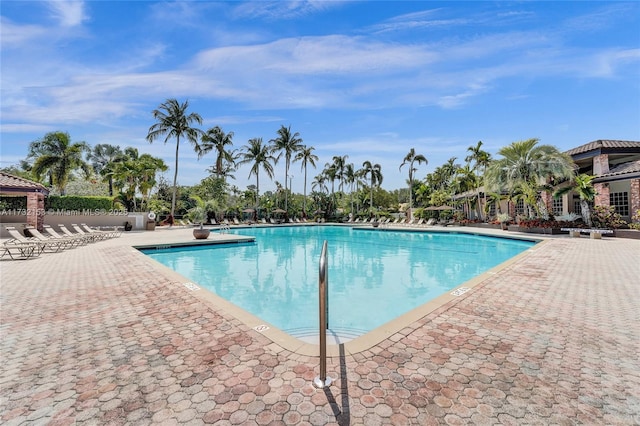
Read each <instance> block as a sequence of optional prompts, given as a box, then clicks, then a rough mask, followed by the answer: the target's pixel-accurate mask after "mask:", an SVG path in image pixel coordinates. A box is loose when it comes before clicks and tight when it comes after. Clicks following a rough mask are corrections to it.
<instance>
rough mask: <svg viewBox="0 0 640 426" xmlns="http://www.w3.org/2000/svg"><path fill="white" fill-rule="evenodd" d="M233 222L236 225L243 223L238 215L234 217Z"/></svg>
mask: <svg viewBox="0 0 640 426" xmlns="http://www.w3.org/2000/svg"><path fill="white" fill-rule="evenodd" d="M233 224H234V225H241V223H240V221H239V220H238V218H237V217H234V218H233Z"/></svg>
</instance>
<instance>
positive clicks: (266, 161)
mask: <svg viewBox="0 0 640 426" xmlns="http://www.w3.org/2000/svg"><path fill="white" fill-rule="evenodd" d="M242 150H243V151H246V152H241V154H240V155H241V158H242V159H241V160H240V161H239V162H238V165H242V164H246V163H252V166H251V170H250V171H249V177H251V175H256V209H257V207H258V198H259V196H260V168H261V167H262V169H263V170H264V171H265V172H266V173H267V176H269V177H270V178H271V179H273V165H274V164H275V162H276V158H275V157H274V156H273V155H271V153H272V150H271V148H270V147H269V146H268V145H263V144H262V138H252V139H249V144H248V145H245V146H244V147H242Z"/></svg>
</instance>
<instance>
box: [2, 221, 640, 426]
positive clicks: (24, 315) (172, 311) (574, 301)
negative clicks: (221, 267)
mask: <svg viewBox="0 0 640 426" xmlns="http://www.w3.org/2000/svg"><path fill="white" fill-rule="evenodd" d="M403 229H406V228H403ZM426 230H427V231H428V230H431V229H426ZM445 230H447V231H468V230H469V229H467V228H453V227H447V228H446V229H445ZM473 232H476V233H479V234H488V235H493V234H495V235H505V234H506V235H515V233H512V232H504V231H498V230H485V229H474V230H473ZM523 236H526V237H532V235H530V234H526V235H525V234H523ZM536 237H537V236H536ZM224 239H233V237H232V236H228V235H227V236H225V235H218V234H217V233H214V234H212V236H211V237H210V240H216V241H222V240H224ZM190 240H192V236H191V230H190V229H180V228H174V229H156V231H153V232H150V231H147V232H130V233H124V234H123V235H122V236H121V237H119V238H116V239H111V240H106V241H101V242H96V243H93V244H90V245H87V246H83V247H78V248H75V249H72V250H66V251H63V252H60V253H49V254H42V255H41V256H40V257H39V258H36V259H32V260H24V261H11V260H7V261H5V260H4V259H2V261H0V283H1V288H0V303H1V305H0V326H1V328H0V330H1V333H2V334H1V339H2V341H1V353H0V356H1V359H2V362H0V422H1V423H2V424H3V425H20V424H50V425H71V424H84V425H96V424H110V425H125V424H126V425H146V424H165V425H172V424H178V425H181V424H185V425H186V424H188V425H197V424H206V423H211V424H219V425H230V424H248V425H270V424H273V425H291V424H300V425H326V424H329V425H349V424H354V425H355V424H358V425H360V424H364V425H367V426H369V425H429V424H514V425H516V424H603V425H605V424H606V425H612V424H628V425H632V424H640V359H639V358H640V357H639V356H638V353H640V278H639V277H640V240H632V239H622V238H609V237H605V238H603V239H602V240H594V239H589V238H588V237H583V238H569V237H568V236H566V235H561V236H550V237H546V238H544V240H545V242H544V243H542V244H538V245H536V246H535V247H534V248H532V249H530V250H528V251H527V252H526V253H525V254H524V255H520V256H518V257H517V259H515V260H514V261H511V262H508V263H507V264H505V265H503V266H501V267H500V268H498V269H495V270H492V271H491V272H490V273H487V274H483V275H482V276H481V277H479V278H478V279H477V280H475V281H474V282H473V284H472V285H469V286H467V287H468V288H470V290H469V291H467V292H465V293H464V294H461V295H460V296H453V297H450V299H449V300H445V301H444V302H443V303H441V304H440V305H439V306H436V307H435V308H429V309H426V310H425V311H424V312H425V313H424V314H422V315H417V316H416V318H415V320H414V321H412V322H410V323H409V324H407V325H404V326H402V327H401V328H400V329H399V330H397V331H394V332H390V333H389V335H388V337H387V338H385V339H383V340H381V341H377V342H373V343H367V344H363V345H362V346H361V347H356V346H355V345H351V346H350V345H349V344H345V345H341V346H334V347H332V349H331V351H330V353H331V354H332V355H333V356H331V357H330V358H329V361H328V366H327V372H328V375H329V376H330V377H331V378H332V379H333V383H332V384H331V386H329V387H328V388H325V389H316V388H314V387H313V385H312V381H313V379H314V377H316V376H317V375H318V372H319V367H318V365H319V360H318V357H317V356H313V355H309V354H306V352H305V351H306V349H304V350H301V351H299V350H296V349H293V350H292V348H291V347H289V344H288V343H283V344H279V343H278V339H277V337H276V338H275V339H274V338H273V336H271V335H269V333H268V331H266V332H260V331H256V330H254V329H253V328H252V327H251V324H250V321H251V318H249V319H247V318H238V316H237V312H236V311H232V310H231V311H230V310H229V307H228V306H226V305H224V303H219V301H218V300H217V299H216V298H211V296H210V294H208V293H207V292H206V291H205V290H203V289H198V287H195V286H190V285H185V283H186V282H187V281H188V280H186V279H184V278H183V277H180V276H179V275H178V274H176V273H174V272H172V271H169V270H168V269H167V268H165V267H163V266H162V265H160V264H158V263H156V262H154V261H152V260H151V259H149V258H147V257H146V256H144V255H143V254H141V253H140V252H138V251H137V250H136V249H134V248H132V246H138V245H153V244H174V243H180V242H184V241H190ZM230 312H232V313H230ZM248 322H249V323H248ZM274 340H275V341H274ZM309 346H311V347H313V345H308V346H305V348H307V347H309Z"/></svg>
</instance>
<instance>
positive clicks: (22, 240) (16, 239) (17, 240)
mask: <svg viewBox="0 0 640 426" xmlns="http://www.w3.org/2000/svg"><path fill="white" fill-rule="evenodd" d="M5 229H6V231H7V232H8V233H9V235H10V236H11V239H10V240H7V241H5V243H4V245H5V246H16V245H20V246H28V245H31V246H33V247H34V249H35V250H36V251H37V252H38V254H40V253H42V252H43V251H45V250H46V251H52V252H56V251H60V250H61V249H60V248H59V247H58V246H56V245H48V244H47V243H44V242H42V241H38V239H37V238H34V237H25V236H24V235H22V234H21V233H20V231H18V230H17V229H16V228H15V227H13V226H7V227H6V228H5Z"/></svg>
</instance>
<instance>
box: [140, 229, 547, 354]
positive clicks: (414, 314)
mask: <svg viewBox="0 0 640 426" xmlns="http://www.w3.org/2000/svg"><path fill="white" fill-rule="evenodd" d="M354 228H364V227H358V226H354ZM367 230H370V231H372V232H380V231H383V232H384V231H400V232H423V233H428V232H435V233H447V234H466V235H477V236H483V237H492V238H501V239H515V240H524V241H531V242H535V243H536V244H535V245H534V246H532V247H530V248H528V249H526V250H524V251H523V252H521V253H519V254H517V255H516V256H514V257H512V258H510V259H508V260H506V261H504V262H502V263H501V264H499V265H496V266H494V267H493V268H491V269H489V270H487V271H485V272H483V273H482V274H480V275H478V276H476V277H474V278H472V279H470V280H468V281H465V282H464V283H462V284H460V285H458V286H456V287H454V288H452V289H450V290H448V291H447V292H446V293H444V294H442V295H440V296H438V297H436V298H435V299H431V300H430V301H428V302H426V303H424V304H422V305H420V306H417V307H415V308H413V309H411V310H410V311H408V312H406V313H404V314H402V315H400V316H398V317H396V318H394V319H392V320H391V321H388V322H386V323H385V324H383V325H381V326H379V327H376V328H375V329H373V330H371V331H369V332H368V333H366V334H364V335H362V336H359V337H356V338H355V339H353V340H350V341H347V342H344V343H340V344H330V343H328V344H327V356H329V357H337V356H340V355H341V351H343V354H344V353H347V354H350V355H355V354H358V353H361V352H364V351H367V350H369V349H371V348H373V347H374V346H376V345H378V344H380V343H381V342H382V341H384V340H386V339H388V338H390V337H391V336H393V335H394V334H397V333H400V332H401V331H402V330H403V329H406V328H409V327H411V325H412V324H415V323H417V322H418V321H419V320H421V319H422V318H424V317H425V316H427V315H429V314H431V313H432V312H434V311H435V310H437V309H440V308H443V307H445V306H447V305H453V304H455V303H457V302H458V301H460V300H462V299H464V297H465V296H466V295H468V294H470V292H471V291H472V290H473V289H474V288H475V287H477V286H478V285H480V284H481V283H483V282H484V281H486V280H487V279H489V278H491V277H492V276H493V275H495V274H497V273H499V272H500V271H502V270H503V269H506V268H508V267H510V266H512V265H513V264H515V263H518V262H519V261H520V260H522V259H523V258H524V257H526V256H528V255H529V254H530V253H533V252H535V251H536V250H537V249H539V247H541V245H543V244H545V243H547V242H548V240H546V239H539V238H532V237H530V236H519V235H509V236H508V237H507V236H505V237H501V236H499V235H493V234H483V233H481V232H473V231H471V232H466V230H458V229H456V230H447V229H430V228H426V229H415V228H382V229H380V228H377V229H371V228H367ZM252 241H255V237H248V236H244V235H229V234H225V238H223V239H217V240H202V241H194V240H191V241H187V242H174V243H170V244H142V245H134V246H131V247H132V249H133V251H134V252H135V253H136V254H137V255H139V256H142V257H143V258H144V259H146V260H147V261H148V262H151V263H152V264H154V265H155V266H156V267H159V268H160V269H162V270H163V271H164V272H165V274H166V275H168V276H169V277H170V278H171V279H172V280H175V281H177V282H179V283H181V284H182V285H183V286H184V287H185V289H186V290H187V291H190V292H191V293H192V295H193V296H194V297H196V298H198V299H199V300H201V301H203V302H205V303H207V304H209V305H211V306H214V307H215V308H217V309H219V310H221V311H223V312H225V313H227V314H229V315H231V316H232V317H234V318H236V319H237V320H239V321H240V322H241V323H243V324H244V325H245V326H246V327H248V328H250V329H253V330H254V331H256V332H257V333H260V334H262V335H263V336H265V337H266V338H268V339H269V340H271V342H272V344H271V345H270V349H271V350H273V351H274V352H276V353H279V352H281V351H283V350H286V351H289V352H292V353H295V354H297V355H302V356H317V355H318V351H319V345H318V344H314V343H308V342H305V341H302V340H300V339H298V338H295V337H293V336H291V335H289V334H288V333H286V332H284V331H282V330H281V329H279V328H278V327H275V326H274V325H273V324H270V323H268V322H266V321H264V320H263V319H261V318H259V317H257V316H255V315H253V314H251V313H249V312H247V311H246V310H244V309H242V308H241V307H239V306H237V305H235V304H233V303H231V302H229V301H228V300H226V299H224V298H222V297H220V296H218V295H217V294H215V293H213V292H211V291H209V290H207V289H206V288H204V287H201V286H200V285H199V284H197V283H193V282H191V281H190V280H189V279H188V278H186V277H184V276H183V275H181V274H179V273H178V272H176V271H174V270H173V269H171V268H169V267H168V266H165V265H163V264H162V263H160V262H158V261H156V260H155V259H152V258H151V257H149V256H146V255H145V254H144V253H143V252H142V251H141V249H143V250H149V249H154V248H158V249H164V248H169V247H185V246H202V245H220V244H236V243H244V242H252Z"/></svg>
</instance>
